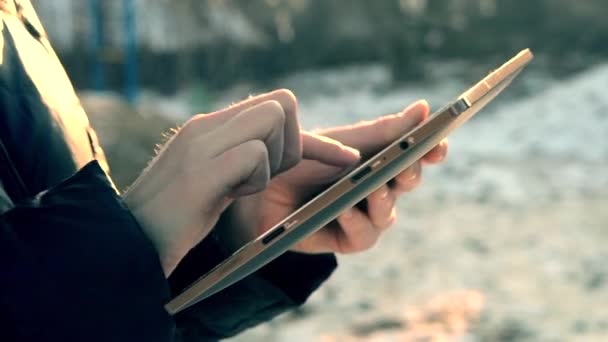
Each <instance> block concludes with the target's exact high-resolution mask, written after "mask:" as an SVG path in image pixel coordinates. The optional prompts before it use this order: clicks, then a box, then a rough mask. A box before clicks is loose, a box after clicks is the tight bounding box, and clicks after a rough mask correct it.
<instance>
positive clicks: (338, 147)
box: [301, 131, 361, 167]
mask: <svg viewBox="0 0 608 342" xmlns="http://www.w3.org/2000/svg"><path fill="white" fill-rule="evenodd" d="M301 134H302V146H303V154H302V158H304V159H309V160H316V161H319V162H321V163H323V164H327V165H331V166H340V167H343V166H350V165H353V164H355V163H357V162H358V161H359V160H360V159H361V155H360V154H359V151H358V150H356V149H354V148H352V147H349V146H346V145H343V144H342V143H340V142H339V141H337V140H333V139H331V138H329V137H325V136H322V135H318V134H315V133H312V132H307V131H301Z"/></svg>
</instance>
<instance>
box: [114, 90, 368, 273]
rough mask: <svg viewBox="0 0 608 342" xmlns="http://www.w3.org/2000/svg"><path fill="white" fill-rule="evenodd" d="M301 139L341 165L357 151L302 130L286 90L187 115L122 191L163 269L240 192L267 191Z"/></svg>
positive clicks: (294, 158) (298, 151) (298, 154)
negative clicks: (184, 122) (125, 190)
mask: <svg viewBox="0 0 608 342" xmlns="http://www.w3.org/2000/svg"><path fill="white" fill-rule="evenodd" d="M303 143H304V144H305V145H306V146H314V151H319V153H314V154H313V155H312V157H313V158H315V159H317V160H321V161H323V162H324V163H327V164H330V165H334V166H339V167H340V166H341V167H344V166H345V165H351V164H353V163H355V162H356V160H358V158H359V155H358V153H357V152H356V151H354V150H352V149H348V148H346V147H344V146H343V145H341V144H339V143H337V142H335V141H332V140H331V139H327V138H324V139H321V138H318V137H314V136H312V135H310V136H304V137H302V136H301V135H300V126H299V123H298V119H297V116H296V101H295V97H294V96H293V94H291V92H289V91H285V90H280V91H276V92H273V93H270V94H267V95H264V96H260V97H257V98H253V99H250V100H248V101H244V102H242V103H240V104H237V105H234V106H232V107H230V108H227V109H225V110H222V111H219V112H215V113H212V114H209V115H197V116H195V117H193V118H192V119H190V120H189V121H188V122H187V123H186V124H185V125H184V126H183V127H182V128H181V129H180V130H179V131H178V132H177V134H175V135H174V136H173V138H172V139H171V140H170V141H169V142H168V143H167V144H166V145H165V146H164V147H163V149H162V150H161V151H160V153H159V154H158V156H157V157H156V158H155V159H154V160H153V161H152V163H151V164H150V166H148V167H147V168H146V169H145V170H144V172H143V173H142V174H141V175H140V176H139V178H138V179H137V180H136V181H135V182H134V183H133V185H132V186H131V187H130V188H129V189H128V191H127V192H126V193H125V194H124V201H125V203H126V205H127V206H128V207H129V209H130V210H131V212H132V213H133V215H134V216H135V218H136V219H137V221H138V222H139V223H140V225H141V226H142V227H143V229H144V231H145V232H146V233H147V235H148V236H149V237H150V239H151V240H152V242H153V243H154V245H155V247H156V248H157V251H158V253H159V256H160V259H161V264H162V265H163V269H164V271H165V274H166V275H169V274H170V273H171V272H172V270H173V269H174V268H175V267H176V265H177V263H178V262H179V261H180V260H181V259H182V258H183V257H184V256H185V255H186V253H188V251H189V250H190V249H191V248H192V247H193V246H195V245H196V244H197V243H198V242H200V241H201V240H202V239H203V238H204V237H205V236H206V235H207V234H208V233H209V231H210V230H211V228H212V227H213V226H214V225H215V224H216V221H217V219H218V218H219V215H220V214H221V213H222V212H223V211H224V210H225V209H226V207H227V206H228V205H230V203H232V201H233V200H234V199H235V198H238V197H240V196H245V195H249V194H253V193H256V192H258V191H261V190H263V189H264V188H265V187H266V185H267V183H268V181H269V180H270V178H271V177H273V176H274V175H276V174H278V173H280V172H283V171H285V170H287V169H289V168H291V167H293V166H294V165H296V164H298V163H299V162H300V160H301V158H302V153H303V152H302V144H303ZM309 150H310V148H309ZM309 154H310V151H304V154H303V155H304V157H307V156H308V155H309Z"/></svg>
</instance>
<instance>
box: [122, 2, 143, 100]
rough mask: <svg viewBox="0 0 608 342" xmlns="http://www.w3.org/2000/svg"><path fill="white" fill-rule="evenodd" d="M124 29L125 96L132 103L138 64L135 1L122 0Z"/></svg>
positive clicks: (136, 91)
mask: <svg viewBox="0 0 608 342" xmlns="http://www.w3.org/2000/svg"><path fill="white" fill-rule="evenodd" d="M123 6H124V18H123V19H124V30H125V46H124V49H125V70H124V71H125V96H126V97H127V100H129V102H131V103H134V102H135V100H136V99H137V93H138V77H139V71H138V64H137V26H136V25H137V23H136V22H135V1H134V0H124V1H123Z"/></svg>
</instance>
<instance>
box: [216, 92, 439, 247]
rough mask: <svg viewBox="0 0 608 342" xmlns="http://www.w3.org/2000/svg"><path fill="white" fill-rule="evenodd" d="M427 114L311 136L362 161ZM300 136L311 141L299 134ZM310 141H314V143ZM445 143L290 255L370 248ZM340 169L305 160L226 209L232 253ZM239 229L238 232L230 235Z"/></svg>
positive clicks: (412, 110) (413, 109)
mask: <svg viewBox="0 0 608 342" xmlns="http://www.w3.org/2000/svg"><path fill="white" fill-rule="evenodd" d="M428 114H429V108H428V104H427V103H426V102H424V101H420V102H417V103H415V104H413V105H411V106H410V107H408V108H406V109H405V110H404V111H403V112H401V113H399V114H395V115H389V116H385V117H382V118H379V119H377V120H374V121H369V122H361V123H358V124H355V125H350V126H343V127H336V128H330V129H327V130H322V131H318V132H317V134H320V135H322V136H325V137H328V138H332V139H335V140H337V141H340V142H341V143H343V144H345V145H347V146H350V147H353V148H356V149H358V150H359V151H360V152H361V154H362V155H363V156H371V155H373V154H375V153H377V152H378V151H380V150H381V149H382V148H384V147H385V146H387V145H388V144H389V143H391V142H392V141H394V140H395V139H396V138H398V137H399V136H401V135H403V134H404V133H406V132H407V131H409V130H411V129H412V128H414V127H415V126H416V125H417V124H419V123H420V122H421V121H423V120H424V119H425V118H426V117H427V116H428ZM303 135H304V136H308V135H314V134H313V133H305V132H303ZM315 141H316V140H315ZM447 146H448V144H447V140H444V141H442V142H441V143H440V144H439V145H438V146H436V147H435V148H434V149H433V150H431V151H430V152H429V153H428V154H427V155H425V156H424V157H423V158H422V159H421V160H420V161H418V162H416V163H415V164H413V165H412V166H411V167H409V168H408V169H406V170H405V171H403V172H402V173H401V174H399V175H398V176H397V177H395V179H394V180H393V181H391V182H390V183H389V184H388V185H383V186H382V187H380V188H379V189H377V190H376V191H375V192H374V193H372V194H371V195H369V196H368V197H367V210H366V211H364V210H361V209H359V208H356V207H355V208H351V209H349V210H348V211H347V212H345V213H343V214H342V215H341V216H339V217H338V218H337V220H335V221H333V222H332V223H330V224H329V225H328V226H326V227H324V228H323V229H321V230H319V231H317V232H316V233H315V234H313V235H311V236H310V237H308V238H307V239H305V240H303V241H302V242H300V243H299V244H297V245H296V246H295V248H294V250H295V251H299V252H306V253H323V252H338V253H353V252H358V251H362V250H365V249H368V248H370V247H371V246H373V245H374V243H375V242H376V241H377V239H378V237H379V236H380V234H381V233H382V232H384V231H385V230H386V229H387V228H389V227H390V226H391V225H392V224H393V223H394V222H395V219H396V216H397V213H396V210H395V201H396V200H397V198H398V197H399V196H400V195H402V194H404V193H406V192H409V191H412V190H413V189H414V188H415V187H416V186H418V185H419V184H420V181H421V172H422V165H423V164H427V163H430V164H433V163H439V162H441V161H442V160H443V159H444V158H445V156H446V153H447ZM318 147H319V146H318V145H313V144H307V143H306V142H305V143H304V151H305V154H308V155H311V156H314V155H317V154H318V152H319V151H317V150H316V149H317V148H318ZM342 170H343V168H340V167H336V166H331V165H328V163H327V161H322V160H319V159H317V158H310V159H308V160H303V161H301V162H300V163H299V164H298V165H297V166H296V167H294V168H292V169H291V170H289V171H287V172H286V173H283V174H281V175H279V176H277V177H276V178H274V179H273V180H272V181H271V182H270V183H269V185H268V187H267V188H266V190H264V191H263V192H261V193H258V194H255V195H252V196H248V197H244V198H241V199H239V200H238V201H236V202H235V203H234V205H233V206H232V207H231V208H230V209H229V212H228V213H229V215H230V217H229V219H230V221H232V223H233V224H230V225H229V227H222V229H231V228H230V227H232V229H233V231H231V232H230V233H225V234H224V235H223V236H231V237H232V239H230V240H229V241H228V242H229V244H231V246H232V247H233V248H236V247H238V246H240V245H242V244H243V243H244V242H246V241H248V240H250V239H252V238H254V237H255V236H257V235H259V234H261V233H263V232H264V231H266V230H268V229H269V228H271V227H272V226H274V225H275V224H276V223H278V222H279V221H280V220H282V219H283V218H285V217H286V216H288V215H289V214H291V213H292V212H293V211H294V210H295V209H297V208H298V207H299V206H300V205H302V204H303V203H304V202H305V201H306V200H308V199H310V197H311V196H312V195H314V194H316V193H319V192H320V191H321V190H322V189H324V188H325V187H327V185H328V184H331V183H332V182H334V181H335V180H337V176H338V175H339V173H340V172H341V171H342ZM235 229H239V231H234V230H235Z"/></svg>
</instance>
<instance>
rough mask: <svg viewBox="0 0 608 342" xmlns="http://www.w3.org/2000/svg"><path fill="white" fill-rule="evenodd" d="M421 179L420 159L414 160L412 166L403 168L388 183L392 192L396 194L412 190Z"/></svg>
mask: <svg viewBox="0 0 608 342" xmlns="http://www.w3.org/2000/svg"><path fill="white" fill-rule="evenodd" d="M421 181H422V166H421V165H420V161H417V162H415V163H414V164H412V166H410V167H408V168H407V169H405V170H404V171H403V172H401V173H400V174H398V175H397V176H396V177H395V178H393V180H391V182H390V183H389V184H390V186H391V188H392V190H393V192H394V193H395V194H397V195H399V194H402V193H404V192H410V191H412V190H414V188H416V187H417V186H418V185H420V182H421Z"/></svg>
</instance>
